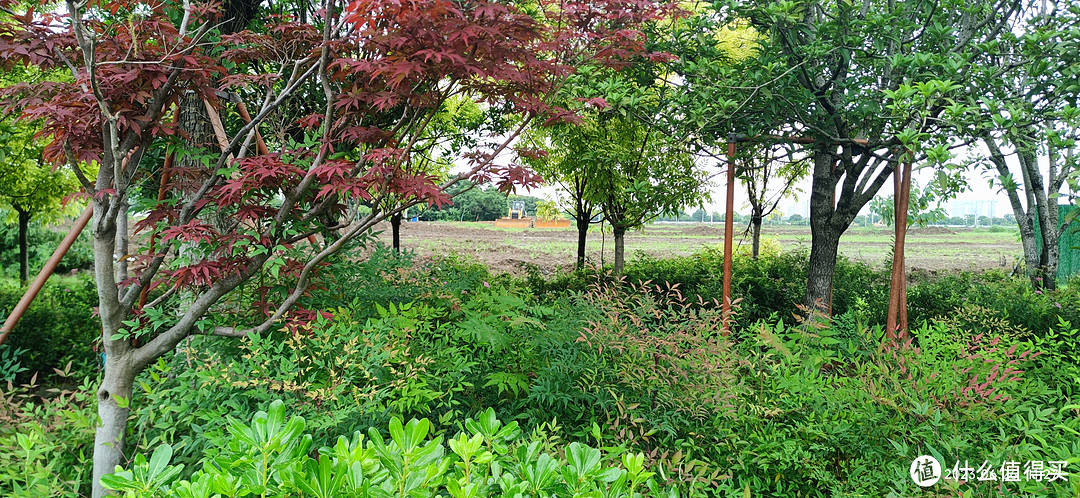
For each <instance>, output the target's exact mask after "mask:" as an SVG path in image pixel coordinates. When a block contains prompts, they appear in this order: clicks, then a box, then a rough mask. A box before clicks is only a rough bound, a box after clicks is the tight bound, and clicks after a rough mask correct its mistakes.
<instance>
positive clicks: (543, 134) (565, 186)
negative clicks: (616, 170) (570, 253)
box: [525, 127, 600, 270]
mask: <svg viewBox="0 0 1080 498" xmlns="http://www.w3.org/2000/svg"><path fill="white" fill-rule="evenodd" d="M586 142H587V138H586V135H584V134H581V133H576V132H575V130H573V129H572V128H570V127H552V128H544V129H538V130H533V131H532V132H531V133H529V134H528V135H527V143H528V146H529V147H530V148H532V149H535V150H538V151H543V152H542V153H540V154H532V155H531V157H527V158H526V159H525V160H526V162H527V163H528V164H529V165H530V166H531V167H532V168H533V169H535V170H536V171H537V172H538V173H539V174H540V175H541V176H542V177H544V181H545V182H547V183H549V184H551V183H554V184H557V185H558V186H559V189H561V190H562V191H563V192H565V193H566V194H567V196H568V197H569V205H568V207H567V214H569V215H570V217H571V218H573V219H574V225H575V228H577V259H576V261H575V267H576V268H577V269H579V270H580V269H582V268H584V267H585V248H586V241H587V238H588V235H589V227H591V226H592V225H593V224H594V223H599V221H600V220H599V219H597V216H598V215H599V214H600V208H599V205H598V204H596V202H595V195H594V193H593V190H594V189H595V186H594V181H593V180H592V175H591V174H590V172H589V169H588V166H589V165H588V164H586V161H588V159H587V157H586V156H583V155H582V151H587V150H591V149H592V146H591V145H590V144H588V143H586Z"/></svg>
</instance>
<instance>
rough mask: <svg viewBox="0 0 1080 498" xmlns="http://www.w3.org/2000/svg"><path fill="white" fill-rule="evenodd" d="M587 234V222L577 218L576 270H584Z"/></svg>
mask: <svg viewBox="0 0 1080 498" xmlns="http://www.w3.org/2000/svg"><path fill="white" fill-rule="evenodd" d="M588 234H589V220H588V219H587V218H586V219H583V218H582V216H581V214H580V213H579V214H578V216H577V265H576V267H577V269H579V270H580V269H582V268H585V238H586V237H587V236H588Z"/></svg>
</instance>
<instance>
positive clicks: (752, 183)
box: [735, 143, 808, 259]
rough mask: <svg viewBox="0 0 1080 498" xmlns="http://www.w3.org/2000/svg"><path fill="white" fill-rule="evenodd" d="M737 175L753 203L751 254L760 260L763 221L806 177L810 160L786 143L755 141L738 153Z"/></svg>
mask: <svg viewBox="0 0 1080 498" xmlns="http://www.w3.org/2000/svg"><path fill="white" fill-rule="evenodd" d="M735 157H736V164H738V168H737V169H736V172H735V174H736V176H737V177H738V178H739V180H740V181H742V184H743V187H745V188H746V197H747V202H748V203H749V204H750V225H749V227H748V228H749V229H750V240H751V248H752V249H751V254H752V256H753V258H754V259H757V257H758V253H759V251H760V248H761V222H762V220H764V219H765V217H767V216H769V215H770V214H771V213H772V212H773V211H774V210H775V209H776V206H777V205H778V204H780V201H781V200H783V199H784V198H786V197H788V196H789V195H791V194H793V193H794V190H795V184H796V182H798V181H799V180H802V179H803V178H805V177H806V173H807V166H808V165H807V162H806V161H805V160H802V159H796V158H794V157H793V155H792V147H785V146H784V144H767V143H766V144H755V145H753V146H750V147H743V148H742V149H741V150H740V151H739V153H738V154H737V155H736V156H735Z"/></svg>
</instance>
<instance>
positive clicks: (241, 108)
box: [236, 102, 270, 156]
mask: <svg viewBox="0 0 1080 498" xmlns="http://www.w3.org/2000/svg"><path fill="white" fill-rule="evenodd" d="M236 112H237V113H238V114H240V119H243V120H244V124H248V123H250V122H251V115H250V114H248V111H247V106H245V105H244V103H243V102H237V103H236ZM255 146H256V147H257V148H258V150H259V155H261V156H265V155H268V154H270V149H268V148H267V147H266V142H264V141H263V139H262V135H260V134H259V130H255Z"/></svg>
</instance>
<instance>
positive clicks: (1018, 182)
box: [970, 1, 1080, 289]
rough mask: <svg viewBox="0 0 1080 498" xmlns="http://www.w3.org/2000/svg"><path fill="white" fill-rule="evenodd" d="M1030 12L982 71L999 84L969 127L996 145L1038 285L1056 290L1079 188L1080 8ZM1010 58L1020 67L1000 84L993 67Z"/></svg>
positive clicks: (996, 162) (1057, 6)
mask: <svg viewBox="0 0 1080 498" xmlns="http://www.w3.org/2000/svg"><path fill="white" fill-rule="evenodd" d="M1024 19H1025V20H1024V22H1023V23H1022V24H1021V25H1019V26H1017V29H1014V30H1012V31H1010V32H1009V33H1007V34H1006V35H1005V36H1004V37H1003V38H1004V39H1003V40H1002V41H1001V43H1000V46H1001V47H1002V51H1003V54H1002V57H1001V58H999V59H998V60H996V61H995V64H994V65H991V66H989V68H988V69H989V70H988V71H987V73H989V74H986V75H985V76H983V77H982V82H983V83H984V84H985V85H986V86H987V87H988V88H991V89H992V90H993V91H992V93H991V94H990V95H988V96H987V98H985V99H984V100H983V101H982V102H983V106H982V109H983V112H981V113H979V114H978V115H977V119H975V120H973V122H972V125H971V127H970V132H971V134H972V135H973V136H974V137H975V138H977V139H978V140H979V141H980V143H981V144H982V145H983V146H984V147H985V148H986V150H987V151H989V155H988V157H986V162H987V163H988V166H989V167H990V169H991V170H992V171H994V172H995V173H996V174H997V178H996V179H995V183H996V184H997V185H999V186H1000V187H1001V189H1002V190H1004V191H1005V193H1006V195H1007V196H1008V198H1009V204H1010V206H1011V207H1012V210H1013V214H1014V215H1015V217H1016V223H1017V225H1018V226H1019V228H1020V241H1021V244H1022V246H1023V248H1024V261H1025V266H1026V269H1027V275H1028V278H1029V279H1030V280H1031V285H1032V287H1034V288H1035V289H1054V288H1056V287H1057V270H1058V256H1059V255H1058V240H1059V239H1060V238H1061V235H1062V234H1063V233H1064V232H1065V230H1066V225H1067V223H1066V224H1062V223H1059V221H1058V220H1059V215H1058V210H1059V202H1060V201H1059V200H1058V198H1059V196H1060V195H1061V191H1062V188H1063V187H1066V186H1071V187H1072V190H1073V192H1075V191H1076V186H1075V185H1071V184H1070V183H1069V180H1070V179H1075V177H1076V176H1077V175H1078V174H1080V158H1078V157H1077V152H1078V151H1077V147H1078V144H1077V139H1078V138H1080V137H1078V135H1077V133H1076V127H1077V125H1078V124H1080V111H1078V109H1077V97H1078V95H1080V35H1078V34H1077V33H1078V30H1080V7H1077V6H1076V5H1073V3H1072V2H1064V1H1044V2H1034V3H1032V4H1031V8H1030V10H1029V11H1028V12H1027V15H1025V18H1024ZM1005 65H1018V66H1019V67H1020V71H1018V72H1017V73H1016V74H1015V75H1014V76H1013V77H1011V78H1009V79H1008V80H1007V81H1006V82H1005V83H1006V84H1001V83H1002V82H1001V81H1000V80H995V71H992V69H995V68H999V67H1001V66H1005ZM1010 157H1011V160H1010ZM1040 159H1045V164H1046V167H1045V168H1043V167H1042V166H1041V165H1040V163H1041V162H1042V161H1041V160H1040ZM1043 171H1045V174H1044V173H1043ZM1037 239H1040V240H1042V242H1043V243H1042V245H1041V247H1040V246H1039V244H1038V243H1037Z"/></svg>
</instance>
